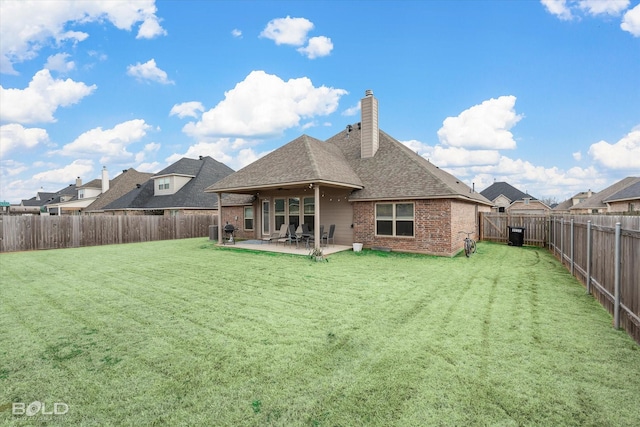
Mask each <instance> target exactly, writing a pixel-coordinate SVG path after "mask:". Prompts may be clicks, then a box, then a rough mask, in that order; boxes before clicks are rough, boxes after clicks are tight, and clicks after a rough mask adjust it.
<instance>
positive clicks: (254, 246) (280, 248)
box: [221, 239, 352, 256]
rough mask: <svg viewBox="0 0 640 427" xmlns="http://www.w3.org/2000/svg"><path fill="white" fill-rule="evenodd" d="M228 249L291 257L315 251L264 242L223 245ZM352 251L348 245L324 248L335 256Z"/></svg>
mask: <svg viewBox="0 0 640 427" xmlns="http://www.w3.org/2000/svg"><path fill="white" fill-rule="evenodd" d="M221 246H224V247H226V248H232V249H233V248H235V249H249V250H252V251H264V252H278V253H282V254H291V255H304V256H307V255H309V252H310V251H311V250H312V249H313V247H311V248H307V247H305V245H304V243H301V244H299V245H298V246H297V247H296V245H295V244H294V245H290V244H288V243H278V244H276V243H270V242H267V241H263V240H257V239H254V240H238V241H236V242H234V243H232V244H224V245H221ZM350 250H352V246H347V245H327V246H322V253H323V254H324V255H325V256H326V255H331V254H335V253H336V252H342V251H350Z"/></svg>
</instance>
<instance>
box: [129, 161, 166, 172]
mask: <svg viewBox="0 0 640 427" xmlns="http://www.w3.org/2000/svg"><path fill="white" fill-rule="evenodd" d="M134 169H135V170H137V171H138V172H149V173H156V172H159V171H160V170H162V168H161V167H160V163H158V162H151V163H140V164H139V165H138V166H137V167H135V168H134Z"/></svg>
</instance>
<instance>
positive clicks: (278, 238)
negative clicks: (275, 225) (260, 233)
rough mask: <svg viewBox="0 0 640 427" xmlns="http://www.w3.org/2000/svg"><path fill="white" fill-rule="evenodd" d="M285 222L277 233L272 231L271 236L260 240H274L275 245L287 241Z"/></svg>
mask: <svg viewBox="0 0 640 427" xmlns="http://www.w3.org/2000/svg"><path fill="white" fill-rule="evenodd" d="M287 230H288V229H287V224H282V226H281V227H280V231H279V232H277V233H272V234H271V236H269V237H265V238H263V239H262V240H266V241H268V242H269V243H271V242H273V241H275V242H276V245H277V244H278V243H280V242H282V243H284V242H286V241H287Z"/></svg>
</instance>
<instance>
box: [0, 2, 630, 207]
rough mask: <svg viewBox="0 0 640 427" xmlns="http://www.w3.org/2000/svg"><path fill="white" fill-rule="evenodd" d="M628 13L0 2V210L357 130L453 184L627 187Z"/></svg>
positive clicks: (585, 6)
mask: <svg viewBox="0 0 640 427" xmlns="http://www.w3.org/2000/svg"><path fill="white" fill-rule="evenodd" d="M639 3H640V1H637V0H633V1H631V0H619V1H602V0H585V1H578V0H575V1H574V0H567V1H561V0H558V1H556V0H543V1H480V0H478V1H340V2H338V1H324V2H321V1H304V2H303V1H300V2H294V1H284V2H277V1H233V2H232V1H203V0H201V1H189V0H182V1H158V2H154V1H152V0H141V1H122V2H118V1H105V2H100V1H88V2H84V1H75V2H66V1H10V0H2V1H0V40H1V42H0V79H1V80H0V85H1V87H0V125H1V132H0V200H6V201H10V202H12V203H16V202H19V201H20V200H21V199H28V198H31V197H33V196H35V195H36V193H37V192H38V191H57V190H59V189H61V188H63V187H65V186H67V185H68V184H71V183H73V182H75V178H76V177H78V176H79V177H81V178H82V179H83V181H84V182H88V181H89V180H91V179H95V178H99V177H100V171H101V169H102V166H106V167H107V169H108V170H109V173H110V177H111V178H113V177H115V176H116V175H117V174H118V173H119V172H121V171H122V170H123V169H127V168H130V167H133V168H135V169H137V170H139V171H143V172H157V171H159V170H161V169H163V168H164V167H166V166H167V165H169V164H171V163H173V162H175V161H176V160H178V159H180V158H181V157H191V158H197V157H198V156H199V155H210V156H212V157H214V158H215V159H217V160H219V161H221V162H224V163H226V164H227V165H229V166H230V167H232V168H233V169H236V170H237V169H240V168H241V167H243V166H245V165H247V164H248V163H250V162H252V161H254V160H256V159H258V158H259V157H260V156H263V155H264V154H266V153H268V152H270V151H272V150H274V149H276V148H278V147H280V146H282V145H284V144H286V143H287V142H289V141H291V140H293V139H295V138H296V137H298V136H300V135H301V134H308V135H310V136H313V137H316V138H319V139H326V138H329V137H330V136H332V135H334V134H336V133H338V132H341V131H342V130H344V128H345V126H346V125H347V124H353V123H356V122H358V121H359V120H360V116H359V114H360V112H359V100H360V99H361V98H362V97H363V96H364V94H365V90H367V89H371V90H373V92H374V94H375V96H376V97H377V98H378V100H379V103H380V107H379V122H380V127H381V129H382V130H384V131H385V132H387V133H388V134H390V135H391V136H393V137H394V138H396V139H398V140H399V141H401V142H403V143H405V144H407V145H408V146H409V147H411V148H412V149H413V150H415V151H417V152H418V153H419V154H421V155H423V156H424V157H426V158H428V159H429V160H430V161H431V162H433V163H435V164H436V165H438V166H440V167H441V168H443V169H445V170H448V171H449V172H451V173H453V174H454V175H455V176H457V177H458V178H460V179H462V180H463V181H465V182H466V183H467V184H469V185H470V186H471V185H475V188H476V189H477V190H483V189H484V188H486V187H487V186H489V185H490V184H491V183H493V182H494V180H495V181H506V182H509V183H510V184H512V185H514V186H516V187H517V188H519V189H521V190H523V191H528V192H529V193H530V194H532V195H534V196H535V197H538V198H554V199H556V200H557V201H562V200H564V199H566V198H567V197H570V196H572V195H573V194H575V193H577V192H579V191H586V190H588V189H591V190H594V191H598V190H601V189H603V188H605V187H607V186H609V185H610V184H612V183H614V182H616V181H618V180H620V179H622V178H623V177H625V176H630V175H634V176H638V175H640V4H639Z"/></svg>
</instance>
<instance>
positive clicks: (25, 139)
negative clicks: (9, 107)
mask: <svg viewBox="0 0 640 427" xmlns="http://www.w3.org/2000/svg"><path fill="white" fill-rule="evenodd" d="M48 140H49V135H48V134H47V131H46V130H45V129H40V128H30V129H27V128H24V127H23V126H22V125H19V124H16V123H11V124H8V125H3V126H0V156H4V155H5V154H7V153H8V152H9V151H12V150H15V149H20V148H33V147H35V146H36V145H38V144H40V143H42V142H47V141H48Z"/></svg>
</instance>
